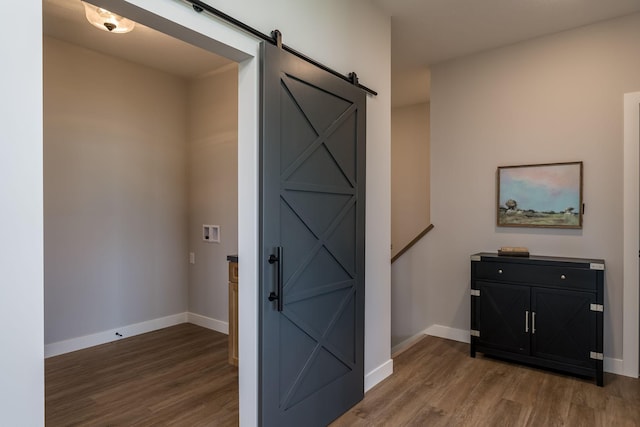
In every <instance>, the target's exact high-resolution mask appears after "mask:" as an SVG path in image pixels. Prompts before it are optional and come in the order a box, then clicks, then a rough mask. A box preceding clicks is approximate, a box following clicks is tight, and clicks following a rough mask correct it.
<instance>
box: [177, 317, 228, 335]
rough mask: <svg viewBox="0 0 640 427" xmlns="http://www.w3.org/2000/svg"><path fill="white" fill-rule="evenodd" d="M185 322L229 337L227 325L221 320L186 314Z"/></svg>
mask: <svg viewBox="0 0 640 427" xmlns="http://www.w3.org/2000/svg"><path fill="white" fill-rule="evenodd" d="M187 322H189V323H193V324H194V325H198V326H202V327H203V328H207V329H211V330H213V331H216V332H220V333H222V334H227V335H229V323H228V322H223V321H222V320H218V319H214V318H212V317H206V316H203V315H201V314H196V313H190V312H187Z"/></svg>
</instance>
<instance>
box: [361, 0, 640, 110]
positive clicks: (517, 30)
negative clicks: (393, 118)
mask: <svg viewBox="0 0 640 427" xmlns="http://www.w3.org/2000/svg"><path fill="white" fill-rule="evenodd" d="M371 1H372V2H374V3H376V4H377V5H379V6H380V7H381V8H382V9H384V10H385V11H386V12H387V13H388V14H390V15H391V16H392V18H391V63H392V68H391V72H392V104H393V105H394V106H399V105H410V104H415V103H418V102H424V101H425V100H428V99H429V83H428V82H429V71H428V68H429V65H431V64H435V63H437V62H441V61H445V60H448V59H452V58H455V57H458V56H463V55H468V54H471V53H475V52H480V51H483V50H487V49H492V48H495V47H499V46H504V45H508V44H512V43H517V42H520V41H524V40H527V39H531V38H534V37H539V36H542V35H546V34H552V33H557V32H560V31H564V30H568V29H572V28H576V27H580V26H583V25H587V24H591V23H594V22H597V21H602V20H606V19H611V18H614V17H618V16H622V15H628V14H631V13H634V12H638V11H640V0H371ZM416 82H417V84H416ZM365 83H366V82H365Z"/></svg>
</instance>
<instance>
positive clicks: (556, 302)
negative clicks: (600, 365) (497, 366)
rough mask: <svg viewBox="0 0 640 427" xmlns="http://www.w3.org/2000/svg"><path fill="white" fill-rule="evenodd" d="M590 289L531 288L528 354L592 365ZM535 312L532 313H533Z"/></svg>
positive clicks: (593, 334)
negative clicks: (530, 339) (530, 340)
mask: <svg viewBox="0 0 640 427" xmlns="http://www.w3.org/2000/svg"><path fill="white" fill-rule="evenodd" d="M595 302H596V296H595V294H594V293H590V292H579V291H566V290H561V289H544V288H532V305H531V310H532V316H533V318H532V325H531V326H532V329H531V337H532V346H533V347H532V354H533V355H534V356H536V357H541V358H545V359H550V360H555V361H558V362H563V363H570V364H572V365H580V366H584V367H589V368H591V367H593V366H594V363H595V361H594V360H592V359H591V358H590V352H592V351H596V349H597V346H596V340H597V333H596V318H597V314H596V312H595V311H591V304H593V303H595ZM533 313H535V314H533Z"/></svg>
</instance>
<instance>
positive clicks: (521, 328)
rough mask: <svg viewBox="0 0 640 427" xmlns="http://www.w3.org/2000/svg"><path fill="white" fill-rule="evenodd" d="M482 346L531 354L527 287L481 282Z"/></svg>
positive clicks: (479, 340) (528, 290) (479, 306)
mask: <svg viewBox="0 0 640 427" xmlns="http://www.w3.org/2000/svg"><path fill="white" fill-rule="evenodd" d="M476 285H477V289H480V300H479V304H478V305H477V306H476V307H477V309H478V310H479V311H480V313H479V316H478V317H479V329H480V337H479V339H478V343H479V344H480V345H483V346H486V347H491V348H494V349H496V350H503V351H509V352H514V353H520V354H529V350H530V342H531V341H530V336H529V332H528V329H529V319H528V314H529V306H530V288H529V287H528V286H518V285H503V284H499V283H488V282H478V283H477V284H476Z"/></svg>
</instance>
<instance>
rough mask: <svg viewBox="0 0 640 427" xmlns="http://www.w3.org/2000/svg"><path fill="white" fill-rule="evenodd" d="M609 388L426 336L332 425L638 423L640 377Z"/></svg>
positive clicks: (614, 380) (609, 380)
mask: <svg viewBox="0 0 640 427" xmlns="http://www.w3.org/2000/svg"><path fill="white" fill-rule="evenodd" d="M604 380H605V386H604V387H597V386H596V385H595V382H594V381H593V380H590V379H582V378H577V377H573V376H569V375H563V374H560V373H556V372H551V371H546V370H542V369H537V368H532V367H527V366H522V365H519V364H514V363H510V362H506V361H502V360H498V359H493V358H489V357H483V356H481V355H480V356H478V357H476V358H475V359H472V358H471V357H469V345H468V344H464V343H459V342H455V341H449V340H444V339H441V338H435V337H425V338H423V339H422V340H421V341H419V342H418V343H416V344H415V345H414V346H413V347H411V348H410V349H408V350H407V351H405V352H404V353H402V354H400V355H399V356H397V357H396V358H394V374H393V375H392V376H391V377H389V378H387V379H386V380H385V381H383V382H381V383H380V384H378V385H377V386H376V387H374V388H373V389H371V390H370V391H369V392H368V393H367V395H366V396H365V398H364V400H363V401H362V402H360V403H359V404H357V405H356V406H354V407H353V408H352V409H351V410H349V412H347V413H346V414H344V415H343V416H342V417H340V418H338V419H337V420H336V421H335V422H334V423H333V424H332V425H331V426H332V427H342V426H492V427H493V426H536V427H537V426H544V427H548V426H640V380H638V379H633V378H628V377H622V376H619V375H613V374H605V378H604Z"/></svg>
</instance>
